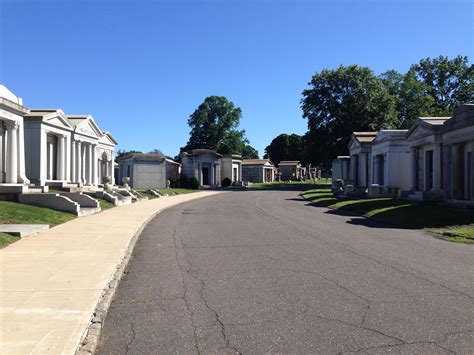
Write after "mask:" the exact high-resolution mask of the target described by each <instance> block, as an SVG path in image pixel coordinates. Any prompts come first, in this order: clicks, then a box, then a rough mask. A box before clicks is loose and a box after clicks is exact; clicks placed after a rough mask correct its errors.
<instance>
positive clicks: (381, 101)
mask: <svg viewBox="0 0 474 355" xmlns="http://www.w3.org/2000/svg"><path fill="white" fill-rule="evenodd" d="M309 86H310V87H309V88H308V89H306V90H304V91H303V99H302V100H301V107H302V109H303V117H304V118H306V119H307V120H308V133H307V135H306V139H305V141H306V143H305V144H306V145H307V146H305V151H306V153H305V155H306V156H307V159H308V161H307V162H309V163H313V164H320V163H322V164H324V165H326V166H329V165H330V162H331V161H332V159H334V157H335V156H337V155H341V154H347V145H348V143H349V139H350V136H351V133H352V132H354V131H374V130H379V129H382V128H395V127H397V126H398V120H397V112H396V107H395V105H396V100H395V98H394V96H392V95H390V93H389V91H388V90H387V88H386V86H385V85H384V83H383V81H382V79H381V78H379V77H377V76H375V75H374V73H373V71H372V70H371V69H370V68H367V67H360V66H357V65H350V66H347V67H346V66H340V67H339V68H337V69H335V70H328V69H324V70H323V71H321V72H320V73H316V74H315V75H313V77H312V79H311V82H309Z"/></svg>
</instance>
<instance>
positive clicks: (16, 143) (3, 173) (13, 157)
mask: <svg viewBox="0 0 474 355" xmlns="http://www.w3.org/2000/svg"><path fill="white" fill-rule="evenodd" d="M27 113H28V109H27V108H26V107H24V106H23V100H22V99H21V98H20V97H18V96H16V95H15V94H13V93H12V92H11V91H10V90H8V89H7V88H6V87H5V86H3V85H0V193H8V194H10V193H23V192H26V191H28V184H29V182H30V181H29V180H28V178H27V177H26V171H25V151H24V149H25V144H24V126H23V116H24V115H26V114H27Z"/></svg>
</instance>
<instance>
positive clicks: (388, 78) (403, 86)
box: [380, 69, 434, 128]
mask: <svg viewBox="0 0 474 355" xmlns="http://www.w3.org/2000/svg"><path fill="white" fill-rule="evenodd" d="M380 78H381V79H382V82H383V84H384V86H385V88H386V89H387V91H388V93H389V94H390V95H392V96H393V98H394V99H395V108H396V112H397V117H398V124H397V128H409V127H410V126H411V125H412V124H413V122H414V121H415V118H416V117H419V116H426V115H429V114H430V112H432V111H433V103H434V100H433V98H432V97H431V95H429V94H428V87H427V85H426V84H425V83H422V82H421V81H420V80H418V78H417V76H416V72H415V71H414V70H413V69H410V70H409V71H408V72H407V73H406V74H401V73H399V72H397V71H395V70H389V71H387V72H385V73H383V74H382V75H380Z"/></svg>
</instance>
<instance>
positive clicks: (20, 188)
mask: <svg viewBox="0 0 474 355" xmlns="http://www.w3.org/2000/svg"><path fill="white" fill-rule="evenodd" d="M27 192H28V186H27V185H23V184H0V194H24V193H27Z"/></svg>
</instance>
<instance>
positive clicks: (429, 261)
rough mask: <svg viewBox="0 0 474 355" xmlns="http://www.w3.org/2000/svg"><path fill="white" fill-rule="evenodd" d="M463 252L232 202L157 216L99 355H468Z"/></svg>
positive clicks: (473, 315)
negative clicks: (352, 354)
mask: <svg viewBox="0 0 474 355" xmlns="http://www.w3.org/2000/svg"><path fill="white" fill-rule="evenodd" d="M473 297H474V247H473V246H472V245H463V244H455V243H450V242H446V241H443V240H440V239H437V238H435V237H433V236H431V235H428V234H426V233H424V232H422V231H415V230H403V229H395V228H390V227H388V226H384V225H381V224H378V223H376V222H373V221H370V220H367V219H364V218H361V217H354V216H349V217H348V216H343V215H338V214H335V213H334V212H333V211H331V210H328V209H325V208H316V207H312V206H308V205H307V203H306V202H305V201H304V200H302V199H301V198H300V197H299V192H298V191H283V190H281V191H243V192H235V193H227V194H220V195H216V196H213V197H211V198H207V199H203V200H196V201H192V202H190V203H188V204H186V205H180V206H177V207H174V208H172V209H169V210H167V211H165V212H163V213H161V214H160V215H158V216H157V217H156V218H155V219H154V220H153V221H152V222H151V223H150V224H149V225H148V226H147V227H146V228H145V230H144V231H143V233H142V235H141V237H140V239H139V240H138V242H137V244H136V247H135V251H134V255H133V257H132V259H131V262H130V264H129V268H128V272H127V273H126V275H124V277H123V278H122V280H121V283H120V285H119V287H118V290H117V293H116V294H115V299H114V301H113V302H112V306H111V308H110V311H109V314H108V316H107V319H106V322H105V325H104V329H103V331H102V338H101V340H100V344H99V349H98V353H100V354H124V353H127V354H141V353H171V352H179V353H264V352H265V353H266V352H272V353H273V352H280V353H345V352H361V353H366V354H385V353H387V352H393V353H421V354H444V353H446V354H448V353H459V354H467V353H472V351H473V349H474V301H473Z"/></svg>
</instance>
